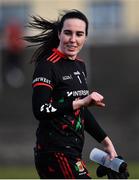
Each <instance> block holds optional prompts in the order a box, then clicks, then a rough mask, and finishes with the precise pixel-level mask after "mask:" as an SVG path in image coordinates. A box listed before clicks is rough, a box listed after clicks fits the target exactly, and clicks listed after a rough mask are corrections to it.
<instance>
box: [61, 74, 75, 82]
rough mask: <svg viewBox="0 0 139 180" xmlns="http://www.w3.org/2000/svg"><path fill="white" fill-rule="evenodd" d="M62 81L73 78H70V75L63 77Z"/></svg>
mask: <svg viewBox="0 0 139 180" xmlns="http://www.w3.org/2000/svg"><path fill="white" fill-rule="evenodd" d="M62 79H63V81H66V80H69V79H73V78H72V75H71V74H70V75H67V76H63V77H62Z"/></svg>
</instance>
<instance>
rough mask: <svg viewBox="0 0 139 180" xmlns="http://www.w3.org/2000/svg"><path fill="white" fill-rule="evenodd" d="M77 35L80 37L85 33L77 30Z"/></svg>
mask: <svg viewBox="0 0 139 180" xmlns="http://www.w3.org/2000/svg"><path fill="white" fill-rule="evenodd" d="M76 35H77V36H78V37H81V36H84V33H83V32H77V33H76Z"/></svg>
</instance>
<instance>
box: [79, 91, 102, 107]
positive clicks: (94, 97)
mask: <svg viewBox="0 0 139 180" xmlns="http://www.w3.org/2000/svg"><path fill="white" fill-rule="evenodd" d="M103 100H104V97H103V96H102V95H101V94H99V93H97V92H92V93H91V94H90V95H88V96H87V97H85V98H83V99H82V101H83V104H84V106H86V107H88V106H92V105H95V106H100V107H105V104H104V103H103Z"/></svg>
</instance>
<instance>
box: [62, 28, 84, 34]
mask: <svg viewBox="0 0 139 180" xmlns="http://www.w3.org/2000/svg"><path fill="white" fill-rule="evenodd" d="M64 32H72V31H71V30H68V29H65V30H64ZM77 33H82V34H84V33H85V32H84V31H77Z"/></svg>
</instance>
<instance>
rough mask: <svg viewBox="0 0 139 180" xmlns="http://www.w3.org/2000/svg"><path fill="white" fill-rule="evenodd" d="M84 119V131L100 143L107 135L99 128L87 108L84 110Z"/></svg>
mask: <svg viewBox="0 0 139 180" xmlns="http://www.w3.org/2000/svg"><path fill="white" fill-rule="evenodd" d="M84 118H85V119H84V123H85V130H86V131H87V132H88V133H89V134H90V135H91V136H93V137H94V138H95V139H96V140H97V141H98V142H102V141H103V140H104V139H105V137H106V136H107V134H106V133H105V132H104V130H103V129H102V128H101V127H100V125H99V124H98V122H97V121H96V120H95V118H94V116H93V115H92V113H91V112H90V111H89V110H88V109H87V108H84Z"/></svg>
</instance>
